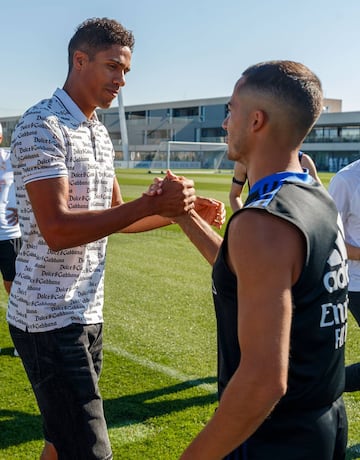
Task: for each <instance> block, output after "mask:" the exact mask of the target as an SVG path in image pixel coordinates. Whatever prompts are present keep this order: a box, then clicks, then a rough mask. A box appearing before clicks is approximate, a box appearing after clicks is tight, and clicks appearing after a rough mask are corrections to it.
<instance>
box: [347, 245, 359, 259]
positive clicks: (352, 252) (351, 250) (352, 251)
mask: <svg viewBox="0 0 360 460" xmlns="http://www.w3.org/2000/svg"><path fill="white" fill-rule="evenodd" d="M345 246H346V251H347V255H348V258H349V259H350V260H358V261H360V247H358V246H353V245H352V244H349V243H345Z"/></svg>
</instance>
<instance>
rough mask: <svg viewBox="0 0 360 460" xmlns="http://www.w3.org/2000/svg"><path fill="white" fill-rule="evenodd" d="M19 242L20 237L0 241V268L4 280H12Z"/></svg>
mask: <svg viewBox="0 0 360 460" xmlns="http://www.w3.org/2000/svg"><path fill="white" fill-rule="evenodd" d="M20 243H21V238H13V239H12V240H4V241H0V270H1V274H2V277H3V280H4V281H14V278H15V260H16V256H17V254H18V252H19V248H20Z"/></svg>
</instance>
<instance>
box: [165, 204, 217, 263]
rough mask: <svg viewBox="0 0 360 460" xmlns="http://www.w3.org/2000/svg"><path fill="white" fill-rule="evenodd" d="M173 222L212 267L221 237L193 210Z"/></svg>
mask: <svg viewBox="0 0 360 460" xmlns="http://www.w3.org/2000/svg"><path fill="white" fill-rule="evenodd" d="M174 220H175V222H176V223H177V224H179V226H180V227H181V229H182V230H183V232H184V233H185V234H186V235H187V237H188V238H189V240H190V241H191V242H192V243H193V244H194V245H195V246H196V248H197V249H198V250H199V251H200V253H201V254H202V255H203V256H204V257H205V259H206V260H207V261H208V262H209V263H210V265H213V264H214V262H215V259H216V256H217V253H218V251H219V248H220V245H221V243H222V237H221V236H220V235H219V234H218V233H217V232H215V231H214V230H213V229H212V228H211V227H210V225H209V224H207V223H206V222H205V221H204V220H203V219H202V218H201V217H200V216H199V215H198V214H197V212H196V211H194V210H191V211H190V212H189V213H187V214H184V215H182V216H180V217H178V218H176V219H174Z"/></svg>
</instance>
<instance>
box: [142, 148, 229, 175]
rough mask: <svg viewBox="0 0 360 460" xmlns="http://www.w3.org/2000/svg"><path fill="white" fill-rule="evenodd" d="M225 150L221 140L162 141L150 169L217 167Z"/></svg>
mask: <svg viewBox="0 0 360 460" xmlns="http://www.w3.org/2000/svg"><path fill="white" fill-rule="evenodd" d="M226 152H227V144H225V143H223V142H186V141H164V142H161V143H160V144H159V148H158V150H157V152H156V154H155V156H154V158H153V160H152V162H151V166H150V169H165V168H166V169H215V170H217V169H219V166H220V164H221V162H222V160H223V159H224V157H225V155H226Z"/></svg>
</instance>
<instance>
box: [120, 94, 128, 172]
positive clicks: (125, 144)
mask: <svg viewBox="0 0 360 460" xmlns="http://www.w3.org/2000/svg"><path fill="white" fill-rule="evenodd" d="M118 104H119V123H120V134H121V145H122V151H123V155H124V161H127V162H128V163H129V141H128V133H127V127H126V119H125V109H124V101H123V97H122V89H120V91H119V92H118ZM128 166H129V165H128Z"/></svg>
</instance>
